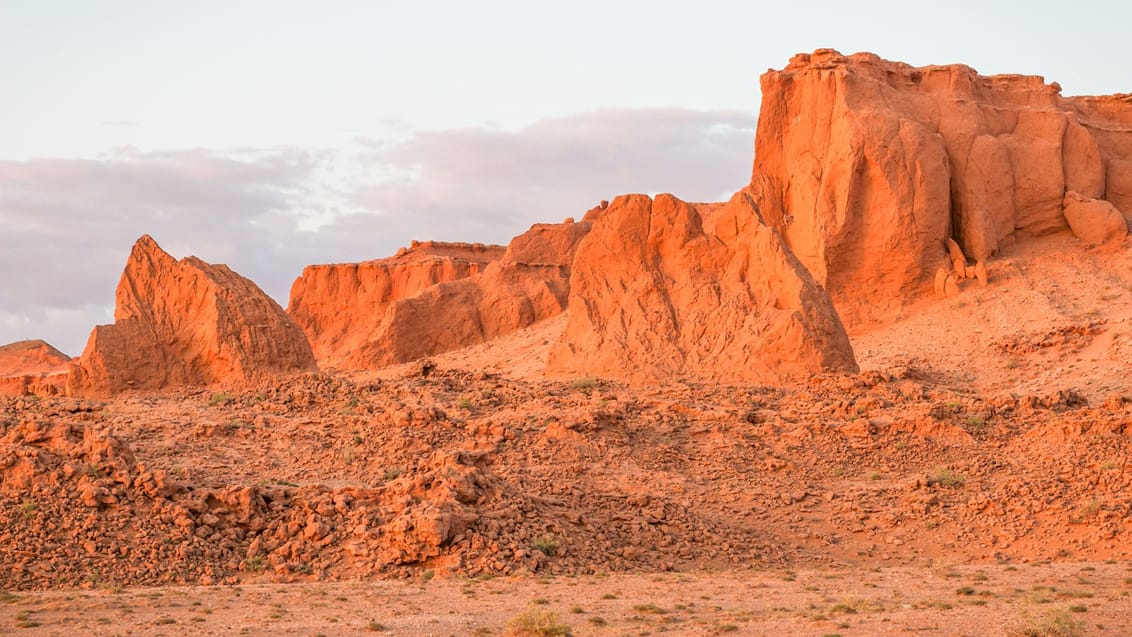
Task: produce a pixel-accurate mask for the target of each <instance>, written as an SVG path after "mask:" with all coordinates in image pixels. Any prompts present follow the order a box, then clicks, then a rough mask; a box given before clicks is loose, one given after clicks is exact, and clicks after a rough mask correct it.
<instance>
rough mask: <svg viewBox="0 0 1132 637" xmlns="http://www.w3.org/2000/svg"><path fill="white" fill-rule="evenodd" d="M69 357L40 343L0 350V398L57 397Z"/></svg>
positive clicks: (19, 342)
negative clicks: (32, 395)
mask: <svg viewBox="0 0 1132 637" xmlns="http://www.w3.org/2000/svg"><path fill="white" fill-rule="evenodd" d="M70 362H71V357H69V356H67V355H66V354H64V353H63V352H60V351H59V350H57V349H55V348H54V347H52V346H51V345H49V344H47V343H45V342H44V341H41V340H29V341H16V342H15V343H9V344H7V345H3V346H0V396H22V395H24V394H36V395H48V394H55V393H58V392H59V390H60V389H61V388H62V387H63V385H64V384H65V382H66V378H67V368H68V365H69V364H70Z"/></svg>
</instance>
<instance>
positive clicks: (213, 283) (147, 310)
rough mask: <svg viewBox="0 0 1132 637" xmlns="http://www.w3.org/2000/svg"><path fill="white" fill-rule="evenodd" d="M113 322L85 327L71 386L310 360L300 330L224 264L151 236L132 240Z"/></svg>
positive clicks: (180, 379) (235, 372)
mask: <svg viewBox="0 0 1132 637" xmlns="http://www.w3.org/2000/svg"><path fill="white" fill-rule="evenodd" d="M115 303H116V304H115V309H114V324H113V325H99V326H97V327H95V328H94V330H93V331H92V332H91V335H90V338H89V340H88V341H87V345H86V349H84V350H83V353H82V356H80V357H79V359H78V361H77V362H76V363H73V364H72V366H71V376H70V379H69V380H68V392H69V393H72V394H82V395H107V394H113V393H116V392H120V391H122V390H126V389H160V388H163V387H168V386H173V385H211V384H216V383H250V382H255V381H258V380H261V379H263V378H266V377H269V376H273V375H276V374H285V373H292V372H301V371H313V370H315V369H316V366H315V362H314V356H313V354H312V353H311V349H310V344H309V343H307V339H306V337H305V336H304V335H303V332H302V330H300V329H299V327H298V326H297V325H295V323H294V322H293V321H292V320H291V319H290V317H288V316H287V314H286V313H285V312H284V311H283V308H281V307H279V304H277V303H276V302H275V301H273V300H272V299H271V298H270V297H269V296H267V294H265V293H264V292H263V291H262V290H260V289H259V287H258V286H256V284H255V283H253V282H252V281H250V280H248V279H246V278H244V277H242V276H240V275H239V274H237V273H235V272H233V271H232V270H230V269H229V268H228V267H227V266H225V265H211V264H208V263H205V262H204V261H201V260H200V259H198V258H196V257H186V258H184V259H181V260H177V259H174V258H173V257H171V256H170V255H169V254H167V253H166V252H165V251H164V250H162V249H161V247H160V246H158V245H157V243H156V242H155V241H154V240H153V239H152V238H150V237H149V236H143V237H141V238H140V239H138V240H137V242H136V243H135V244H134V247H133V250H132V251H131V253H130V257H129V259H128V260H127V262H126V268H125V271H124V272H123V273H122V278H121V280H120V281H119V283H118V290H117V294H116V296H115Z"/></svg>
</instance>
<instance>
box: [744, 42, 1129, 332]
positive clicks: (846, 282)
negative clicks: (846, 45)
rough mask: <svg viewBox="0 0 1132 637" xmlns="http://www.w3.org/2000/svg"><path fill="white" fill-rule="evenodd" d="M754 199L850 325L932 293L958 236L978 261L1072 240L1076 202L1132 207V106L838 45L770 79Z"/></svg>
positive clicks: (797, 60)
mask: <svg viewBox="0 0 1132 637" xmlns="http://www.w3.org/2000/svg"><path fill="white" fill-rule="evenodd" d="M762 93H763V102H762V109H761V111H760V114H759V124H758V132H757V137H756V150H755V162H754V171H753V176H752V183H751V192H752V193H753V194H754V196H755V198H756V200H757V201H758V203H759V205H760V208H761V210H762V212H763V214H764V215H765V217H766V220H767V222H768V223H769V224H770V225H772V226H773V227H775V228H777V229H778V230H779V231H780V232H781V233H782V235H783V238H784V239H785V241H786V243H787V245H788V246H789V247H790V248H791V249H792V250H793V251H794V253H795V254H796V255H797V256H798V258H799V259H800V260H801V261H802V263H803V264H805V266H806V267H807V268H808V269H809V270H810V272H811V273H812V274H813V275H814V277H815V278H816V279H817V280H818V282H819V283H821V284H823V285H824V286H825V287H826V289H828V291H829V293H830V295H831V296H832V297H833V300H834V303H835V304H836V305H837V307H838V310H839V312H841V315H842V317H843V318H845V320H846V322H847V324H851V325H852V324H856V323H858V322H863V321H868V320H870V319H885V318H888V317H890V316H891V314H892V312H893V311H894V309H896V308H898V307H900V306H901V305H902V304H903V303H904V302H906V301H908V300H910V299H911V298H914V297H916V296H919V295H921V294H922V293H924V292H925V291H927V290H928V289H930V286H931V282H932V278H933V275H934V273H935V272H937V271H938V268H939V267H940V266H941V265H943V260H944V259H945V258H946V254H945V252H944V251H942V250H941V249H940V246H941V245H942V244H943V243H942V242H943V240H944V239H945V238H947V237H953V238H954V239H955V240H956V241H958V243H959V244H960V245H961V246H962V248H963V250H964V252H966V254H967V255H968V256H970V257H971V258H973V259H975V260H976V261H982V260H985V259H986V258H987V257H988V256H990V255H992V254H993V253H995V252H996V251H997V250H998V249H999V247H1000V246H1002V245H1004V244H1005V243H1007V242H1009V241H1011V240H1013V238H1014V236H1015V235H1016V234H1017V233H1020V234H1021V235H1023V236H1027V235H1042V234H1046V233H1051V232H1056V231H1060V230H1065V229H1066V227H1067V226H1066V220H1065V216H1064V215H1063V214H1062V211H1063V200H1064V199H1065V196H1066V193H1067V192H1069V191H1075V192H1078V193H1080V194H1081V195H1083V196H1085V197H1089V198H1096V199H1101V198H1103V199H1106V200H1108V201H1110V202H1111V203H1113V204H1114V205H1115V206H1116V207H1117V209H1121V210H1122V211H1123V212H1124V213H1125V214H1128V208H1130V207H1132V172H1130V171H1129V167H1132V164H1128V163H1127V159H1128V158H1132V104H1130V98H1129V97H1128V96H1115V97H1111V98H1063V97H1062V96H1061V95H1060V87H1059V86H1058V85H1057V84H1046V83H1045V81H1044V80H1043V79H1042V78H1040V77H1028V76H1020V75H1000V76H993V77H983V76H980V75H979V74H978V73H976V72H975V71H974V70H973V69H971V68H970V67H967V66H963V65H951V66H929V67H923V68H914V67H911V66H909V65H907V64H902V63H898V62H888V61H885V60H882V59H881V58H879V57H877V56H876V55H873V54H871V53H858V54H855V55H850V56H843V55H841V54H840V53H838V52H836V51H832V50H828V49H824V50H819V51H815V52H814V53H813V54H800V55H797V56H795V57H794V58H793V59H792V60H791V61H790V64H789V65H788V66H787V67H786V68H785V69H783V70H781V71H773V70H772V71H769V72H767V73H766V74H764V75H763V76H762Z"/></svg>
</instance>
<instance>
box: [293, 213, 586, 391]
mask: <svg viewBox="0 0 1132 637" xmlns="http://www.w3.org/2000/svg"><path fill="white" fill-rule="evenodd" d="M589 227H590V224H589V223H588V222H581V223H573V222H572V221H568V222H567V223H562V224H537V225H535V226H533V227H532V228H531V229H530V230H529V231H527V232H525V233H523V234H521V235H519V236H517V237H515V238H514V239H513V240H512V241H511V243H510V244H509V245H508V247H507V248H506V249H505V250H504V249H503V248H499V247H492V248H484V249H482V250H481V251H480V252H479V253H478V254H479V255H480V257H481V260H480V261H473V260H471V259H470V258H469V255H468V254H465V255H463V256H462V257H453V256H447V257H444V258H443V259H440V260H435V259H431V258H430V259H426V258H425V257H424V256H422V255H417V254H415V253H414V251H413V250H410V251H408V252H407V253H405V254H402V255H400V256H397V257H392V258H391V259H382V260H379V261H374V262H370V263H369V264H359V265H341V266H314V267H312V268H307V269H306V270H305V271H304V273H303V277H302V278H300V279H299V280H298V281H296V282H295V285H294V286H293V287H292V291H291V302H290V304H289V312H290V313H291V314H292V315H294V316H296V317H297V318H298V321H299V322H300V324H301V325H303V326H304V329H305V330H306V331H307V334H308V336H309V337H310V340H311V342H312V343H314V348H315V352H316V353H317V355H318V358H319V362H320V364H322V365H323V366H327V367H337V368H340V369H373V368H377V367H382V366H385V365H391V364H395V363H402V362H406V361H411V360H415V359H418V358H423V357H426V356H430V355H433V354H438V353H441V352H446V351H450V350H453V349H458V348H460V347H466V346H469V345H475V344H477V343H482V342H484V341H486V340H490V339H492V338H495V337H497V336H502V335H503V334H507V333H509V332H513V331H515V330H518V329H521V328H523V327H527V326H528V325H531V324H533V323H535V322H537V321H540V320H542V319H545V318H550V317H551V316H555V315H557V314H559V313H561V312H562V310H563V309H564V308H565V306H566V300H567V294H568V291H569V280H570V263H571V261H572V260H573V256H574V249H575V247H576V246H577V244H578V242H579V241H580V240H581V238H582V237H583V236H585V234H586V233H587V232H588V231H589ZM421 245H422V246H423V245H425V244H421ZM457 259H458V260H459V261H460V262H459V263H457V262H456V260H457ZM422 261H428V262H429V263H431V265H430V266H427V267H426V268H425V273H424V274H421V271H422V266H421V265H420V262H422ZM363 268H365V269H369V270H371V271H373V272H376V273H379V274H375V275H374V277H373V278H374V279H378V278H379V277H380V281H381V283H380V284H379V285H371V286H366V285H363V284H362V282H361V281H362V276H361V272H362V270H363ZM354 272H357V273H358V274H357V275H355V274H353V273H354ZM414 277H415V278H414ZM430 281H431V283H429V282H430ZM375 291H377V292H376V293H375Z"/></svg>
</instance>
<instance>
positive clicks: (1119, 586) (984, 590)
mask: <svg viewBox="0 0 1132 637" xmlns="http://www.w3.org/2000/svg"><path fill="white" fill-rule="evenodd" d="M1130 611H1132V563H1127V562H1124V563H1056V564H1051V563H1029V564H1016V565H1003V564H999V565H990V566H963V565H954V566H948V565H945V564H942V563H940V564H937V565H935V566H933V567H930V568H926V569H916V570H909V569H866V570H844V569H840V570H836V569H835V570H801V571H797V572H791V571H761V572H760V571H737V572H722V573H703V572H700V573H687V574H660V575H649V574H640V575H611V576H602V575H591V576H580V577H548V578H536V577H517V578H503V577H501V578H493V579H465V578H435V579H431V580H424V579H423V578H418V579H414V580H410V581H378V582H346V583H335V584H322V583H311V584H297V585H290V586H280V585H255V584H250V585H242V586H226V587H187V588H152V589H146V588H138V589H134V588H130V589H124V590H122V589H100V590H76V591H54V592H41V593H25V594H19V595H17V596H15V597H14V598H11V599H8V600H6V603H5V604H4V605H2V606H0V631H3V634H17V635H60V636H71V635H169V636H174V635H367V634H374V633H377V634H386V635H421V636H424V635H430V636H431V635H436V636H440V635H445V636H446V635H502V634H507V633H508V631H511V632H515V628H516V626H517V624H519V623H521V622H520V620H521V619H522V618H524V617H527V618H531V617H533V616H534V615H533V613H546V612H549V613H554V614H555V615H556V621H555V622H554V624H555V625H557V626H566V627H569V629H570V631H571V632H572V633H573V634H574V635H578V636H584V635H650V634H660V633H664V634H669V635H717V634H735V635H814V636H822V635H825V636H829V635H842V636H843V637H849V636H851V635H862V636H864V635H949V636H950V635H955V636H959V635H970V636H976V635H1009V634H1012V631H1014V632H1016V631H1018V630H1021V629H1023V628H1035V629H1036V628H1038V627H1041V626H1043V625H1051V622H1057V623H1060V625H1076V626H1077V627H1078V628H1079V629H1080V631H1081V633H1080V634H1086V635H1129V634H1132V612H1130ZM520 634H521V633H520ZM532 634H537V633H532ZM1043 634H1051V635H1056V634H1059V633H1052V632H1051V633H1043Z"/></svg>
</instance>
